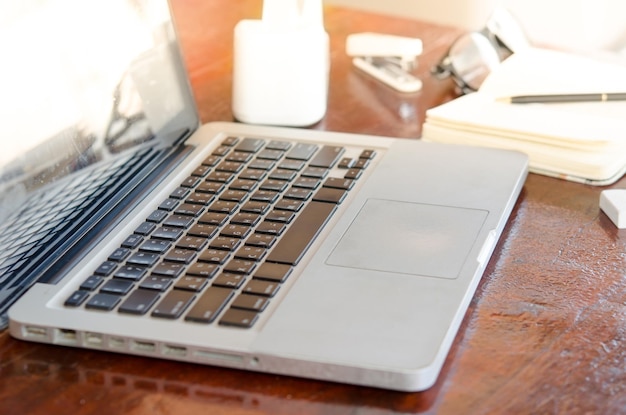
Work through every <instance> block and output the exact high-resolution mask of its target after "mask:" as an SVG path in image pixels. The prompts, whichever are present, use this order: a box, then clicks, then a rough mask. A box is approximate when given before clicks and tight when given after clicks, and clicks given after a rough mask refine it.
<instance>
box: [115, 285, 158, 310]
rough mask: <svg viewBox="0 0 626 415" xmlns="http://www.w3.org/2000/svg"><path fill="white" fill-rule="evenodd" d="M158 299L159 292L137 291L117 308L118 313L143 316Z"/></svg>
mask: <svg viewBox="0 0 626 415" xmlns="http://www.w3.org/2000/svg"><path fill="white" fill-rule="evenodd" d="M158 299H159V292H158V291H153V290H144V289H141V288H139V289H137V290H135V291H133V292H132V293H131V294H130V295H129V296H128V298H126V299H125V300H124V302H123V303H122V304H121V305H120V307H119V308H118V311H119V312H120V313H129V314H139V315H141V314H145V313H147V312H148V310H149V309H150V308H151V307H152V306H153V305H154V304H155V303H156V301H157V300H158Z"/></svg>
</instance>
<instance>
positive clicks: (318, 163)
mask: <svg viewBox="0 0 626 415" xmlns="http://www.w3.org/2000/svg"><path fill="white" fill-rule="evenodd" d="M344 151H345V149H344V148H343V147H338V146H323V147H322V148H321V149H320V151H318V152H317V154H316V155H315V157H313V158H312V159H311V161H310V162H309V166H313V167H325V168H331V167H333V166H334V165H335V163H336V162H337V160H339V158H340V157H341V155H342V154H343V153H344Z"/></svg>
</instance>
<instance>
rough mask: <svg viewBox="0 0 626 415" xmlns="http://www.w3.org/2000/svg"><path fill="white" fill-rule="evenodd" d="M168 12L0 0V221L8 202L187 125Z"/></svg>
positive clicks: (130, 1)
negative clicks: (0, 54) (1, 54)
mask: <svg viewBox="0 0 626 415" xmlns="http://www.w3.org/2000/svg"><path fill="white" fill-rule="evenodd" d="M167 7H168V6H167V2H165V1H148V0H99V1H89V2H84V1H80V0H27V1H19V2H15V1H10V0H2V1H0V50H2V51H3V53H4V59H3V63H2V65H0V91H3V92H2V95H1V98H0V114H2V117H1V118H2V122H1V123H0V137H1V138H2V139H1V140H0V146H1V148H0V189H1V193H0V195H1V196H0V220H4V218H6V217H7V216H8V215H9V214H10V213H11V212H12V211H13V210H14V209H15V208H17V207H19V205H20V203H21V200H19V199H16V196H20V197H27V195H28V193H29V192H32V191H33V190H37V189H39V188H41V187H43V186H46V185H48V184H49V183H50V182H52V181H56V180H59V179H61V178H63V177H64V176H66V175H68V174H70V173H72V172H74V171H76V170H78V169H81V168H84V167H86V166H88V165H90V164H93V163H96V162H100V161H102V160H106V159H107V158H110V157H112V156H114V155H116V154H118V153H120V152H124V151H126V150H128V149H129V148H132V147H135V146H137V145H145V144H146V143H150V142H153V141H155V140H157V138H158V139H159V140H174V139H176V138H178V136H179V135H180V131H181V130H183V129H185V128H190V126H191V127H193V126H195V124H196V123H197V119H196V116H195V111H194V110H193V102H192V100H191V98H190V96H189V91H188V87H187V82H186V77H185V76H184V72H183V70H182V68H181V67H180V59H179V57H178V53H179V52H178V50H177V47H176V44H175V42H176V39H175V35H174V29H173V26H172V22H171V20H170V14H169V10H168V8H167ZM76 16H80V18H76Z"/></svg>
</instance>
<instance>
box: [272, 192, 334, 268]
mask: <svg viewBox="0 0 626 415" xmlns="http://www.w3.org/2000/svg"><path fill="white" fill-rule="evenodd" d="M335 209H336V206H335V205H333V204H331V203H322V202H315V201H313V202H311V203H309V204H308V205H307V206H306V207H305V208H304V209H303V210H302V212H301V213H300V214H299V215H298V217H297V218H296V219H295V220H294V222H293V223H292V224H291V226H290V227H289V229H287V231H286V232H285V234H284V235H283V236H282V238H281V239H280V241H278V243H277V244H276V246H275V247H274V249H272V251H271V252H270V253H269V255H268V257H267V261H269V262H278V263H281V264H289V265H296V264H297V263H298V262H299V261H300V259H301V258H302V256H303V255H304V253H305V252H306V250H307V249H308V247H309V245H310V244H311V242H312V241H313V240H314V239H315V237H316V236H317V234H318V233H319V232H320V230H321V229H322V227H323V226H324V225H325V224H326V222H327V221H328V218H330V216H331V215H332V214H333V212H334V211H335Z"/></svg>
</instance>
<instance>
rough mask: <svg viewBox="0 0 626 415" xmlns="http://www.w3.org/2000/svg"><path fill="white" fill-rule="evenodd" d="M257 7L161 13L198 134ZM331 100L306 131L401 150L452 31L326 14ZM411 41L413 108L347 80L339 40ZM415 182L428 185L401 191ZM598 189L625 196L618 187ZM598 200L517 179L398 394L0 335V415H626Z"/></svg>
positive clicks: (624, 294)
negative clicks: (172, 28) (472, 284)
mask: <svg viewBox="0 0 626 415" xmlns="http://www.w3.org/2000/svg"><path fill="white" fill-rule="evenodd" d="M261 7H262V2H261V0H239V1H237V2H232V1H227V0H174V1H173V9H174V12H175V15H176V18H177V21H178V26H179V32H180V37H181V41H182V45H183V49H184V53H185V59H186V63H187V66H188V70H189V75H190V79H191V84H192V87H193V89H194V92H195V95H196V101H197V104H198V108H199V112H200V115H201V118H202V121H203V122H208V121H217V120H232V113H231V111H230V102H231V101H230V91H231V85H232V78H231V72H232V29H233V27H234V25H235V23H236V22H237V21H238V20H239V19H242V18H257V17H258V16H260V12H261ZM325 11H326V15H325V16H326V29H327V30H328V32H329V33H330V36H331V48H332V53H331V56H332V68H331V78H330V79H331V87H330V96H329V102H328V112H327V114H326V117H325V118H324V119H323V120H322V122H320V123H319V124H318V125H316V126H314V127H313V128H316V129H326V130H335V131H346V132H355V133H367V134H377V135H388V136H399V137H407V138H416V137H419V135H420V129H421V123H422V122H423V119H424V111H425V110H426V109H427V108H429V107H432V106H434V105H437V104H439V103H441V102H444V101H446V100H449V99H452V98H453V97H454V96H455V92H454V89H453V87H452V84H451V83H450V82H439V81H436V80H434V79H432V78H431V77H430V76H429V74H428V73H429V69H430V66H431V65H432V64H434V63H435V62H436V61H437V60H438V59H439V58H440V57H441V56H442V55H443V54H444V53H445V51H446V49H447V48H448V46H449V45H450V44H451V43H452V41H453V40H454V39H455V38H456V37H457V36H458V35H459V34H460V31H459V30H456V29H452V28H446V27H440V26H435V25H431V24H426V23H423V22H415V21H410V20H404V19H399V18H391V17H383V16H380V15H374V14H368V13H360V12H351V11H348V10H347V9H342V8H334V7H330V6H328V7H326V9H325ZM364 31H374V32H381V33H390V34H397V35H403V36H416V37H420V38H421V39H422V40H423V42H424V49H425V50H424V53H423V55H422V56H420V58H419V62H418V63H419V66H418V75H419V76H420V77H421V78H422V80H423V81H424V88H423V90H422V91H421V92H420V93H417V94H411V95H402V94H397V93H395V92H393V91H392V90H390V89H388V88H386V87H384V86H382V85H381V84H378V83H377V82H375V81H373V80H372V79H370V78H368V77H367V76H366V75H363V74H361V73H359V72H357V71H355V70H354V68H353V67H352V65H351V62H350V58H349V57H347V56H346V55H345V52H344V42H345V38H346V36H347V35H348V34H350V33H356V32H364ZM416 180H428V178H416ZM613 187H622V188H623V187H626V180H624V179H622V180H621V181H620V182H618V183H617V184H616V185H614V186H613ZM601 190H602V189H601V188H594V187H589V186H584V185H580V184H576V183H570V182H565V181H561V180H557V179H552V178H548V177H543V176H537V175H530V176H529V178H528V180H527V182H526V185H525V187H524V190H523V193H522V195H521V197H520V200H519V201H518V203H517V206H516V208H515V210H514V211H513V213H512V216H511V219H510V221H509V223H508V225H507V227H506V228H505V231H504V234H503V237H502V240H501V241H500V243H499V244H498V246H497V247H496V251H495V254H494V257H493V259H492V260H491V262H490V263H489V266H488V268H487V271H486V273H485V275H484V277H483V279H482V281H481V284H480V285H479V287H478V291H477V293H476V295H475V297H474V299H473V301H472V303H471V305H470V309H469V311H468V313H467V315H466V318H465V321H464V323H463V325H462V327H461V329H460V331H459V335H458V336H457V338H456V340H455V342H454V344H453V346H452V349H451V352H450V354H449V356H448V358H447V360H446V363H445V365H444V368H443V371H442V373H441V376H440V378H439V380H438V382H437V383H436V384H435V386H434V387H433V388H432V389H430V390H428V391H426V392H423V393H411V394H405V393H397V392H388V391H383V390H375V389H369V388H361V387H353V386H348V385H340V384H333V383H328V382H317V381H310V380H305V379H295V378H288V377H280V376H272V375H265V374H258V373H251V372H242V371H237V370H228V369H220V368H215V367H206V366H199V365H190V364H183V363H177V362H169V361H161V360H152V359H146V358H140V357H132V356H124V355H115V354H112V353H102V352H97V351H89V350H75V349H68V348H62V347H55V346H47V345H37V344H30V343H24V342H19V341H16V340H14V339H12V338H10V337H9V336H8V333H7V332H3V333H2V334H0V413H28V414H46V415H47V414H52V413H72V414H76V415H80V414H95V413H106V414H115V413H130V414H134V413H149V414H177V415H178V414H187V413H216V414H287V413H290V414H291V413H297V414H331V415H332V414H344V413H352V414H354V413H358V414H359V415H370V414H407V413H444V414H460V413H507V414H510V413H620V412H624V408H626V369H625V368H624V364H623V362H624V361H625V360H626V348H625V347H623V345H624V344H625V342H626V330H625V328H626V306H625V305H624V304H626V278H624V274H625V272H624V271H625V270H626V255H625V253H626V231H618V230H617V229H616V228H615V227H614V226H613V225H612V224H611V222H610V221H609V220H608V218H606V217H605V216H604V215H603V214H602V213H601V212H600V211H599V208H598V199H599V194H600V191H601Z"/></svg>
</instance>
